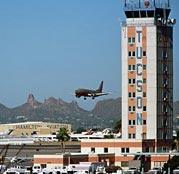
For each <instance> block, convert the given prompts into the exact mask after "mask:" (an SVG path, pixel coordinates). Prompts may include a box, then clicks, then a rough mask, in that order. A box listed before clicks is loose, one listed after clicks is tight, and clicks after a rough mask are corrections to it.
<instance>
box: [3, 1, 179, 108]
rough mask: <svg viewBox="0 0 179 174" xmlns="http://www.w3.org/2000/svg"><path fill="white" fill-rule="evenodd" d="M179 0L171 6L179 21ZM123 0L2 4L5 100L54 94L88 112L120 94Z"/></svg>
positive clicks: (176, 85) (177, 84)
mask: <svg viewBox="0 0 179 174" xmlns="http://www.w3.org/2000/svg"><path fill="white" fill-rule="evenodd" d="M177 9H179V1H178V0H173V2H172V14H171V16H172V17H175V18H178V15H179V13H178V14H177ZM121 20H124V13H123V3H122V0H53V1H52V0H38V1H37V0H30V1H24V0H14V1H10V0H6V1H5V0H4V1H0V60H1V63H0V79H1V83H0V102H1V103H3V104H5V105H6V106H8V107H14V106H18V105H20V104H22V103H24V102H25V101H26V98H27V95H28V94H29V93H33V94H34V96H35V97H36V99H37V100H39V101H41V102H43V100H44V99H45V98H48V97H50V96H54V97H56V98H62V99H63V100H65V101H68V102H70V101H72V100H76V101H77V102H78V103H79V105H80V106H82V107H83V108H86V109H91V108H93V107H94V105H95V103H96V101H98V100H101V99H106V98H116V97H119V96H121V56H120V55H121V50H120V22H121ZM177 31H179V26H178V23H177V24H176V25H175V28H174V37H175V38H174V73H175V75H174V91H175V92H174V99H175V100H177V99H179V92H178V90H179V80H178V79H177V74H179V69H178V68H177V65H178V64H179V59H177V51H176V50H177V49H179V46H178V45H177V41H178V40H179V33H177ZM101 80H104V90H105V91H111V92H112V95H110V96H104V97H102V98H98V99H96V100H95V101H93V100H91V99H89V100H87V101H84V100H82V99H76V98H75V97H74V96H73V95H72V93H73V92H74V90H75V89H76V88H78V87H85V88H87V87H88V88H97V87H98V85H99V83H100V81H101Z"/></svg>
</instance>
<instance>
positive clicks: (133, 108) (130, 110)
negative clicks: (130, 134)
mask: <svg viewBox="0 0 179 174" xmlns="http://www.w3.org/2000/svg"><path fill="white" fill-rule="evenodd" d="M142 110H143V111H147V107H146V106H143V108H142ZM128 111H129V112H135V111H136V107H135V106H129V107H128Z"/></svg>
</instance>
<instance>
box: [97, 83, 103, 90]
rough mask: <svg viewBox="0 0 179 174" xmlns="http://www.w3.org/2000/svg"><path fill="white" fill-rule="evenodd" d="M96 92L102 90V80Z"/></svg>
mask: <svg viewBox="0 0 179 174" xmlns="http://www.w3.org/2000/svg"><path fill="white" fill-rule="evenodd" d="M96 91H97V92H102V91H103V81H101V84H100V86H99V88H98V89H97V90H96Z"/></svg>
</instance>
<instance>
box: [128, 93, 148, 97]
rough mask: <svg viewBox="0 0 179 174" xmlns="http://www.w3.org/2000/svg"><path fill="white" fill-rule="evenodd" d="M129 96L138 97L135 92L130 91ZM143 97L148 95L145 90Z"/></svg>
mask: <svg viewBox="0 0 179 174" xmlns="http://www.w3.org/2000/svg"><path fill="white" fill-rule="evenodd" d="M128 97H129V98H135V97H136V93H135V92H129V93H128ZM143 97H147V94H146V92H143Z"/></svg>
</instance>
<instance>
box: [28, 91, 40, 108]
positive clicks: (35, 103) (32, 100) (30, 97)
mask: <svg viewBox="0 0 179 174" xmlns="http://www.w3.org/2000/svg"><path fill="white" fill-rule="evenodd" d="M27 104H29V105H30V106H32V107H37V106H38V105H39V104H40V103H39V102H38V101H37V100H35V97H34V95H33V94H29V95H28V98H27Z"/></svg>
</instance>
